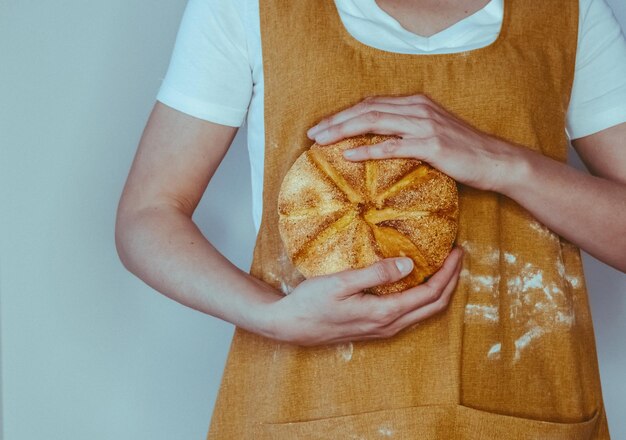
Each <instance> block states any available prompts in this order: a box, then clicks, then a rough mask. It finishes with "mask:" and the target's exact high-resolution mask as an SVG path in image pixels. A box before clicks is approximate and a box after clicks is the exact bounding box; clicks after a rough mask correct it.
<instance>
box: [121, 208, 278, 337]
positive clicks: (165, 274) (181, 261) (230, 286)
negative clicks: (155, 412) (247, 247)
mask: <svg viewBox="0 0 626 440" xmlns="http://www.w3.org/2000/svg"><path fill="white" fill-rule="evenodd" d="M116 245H117V248H118V253H119V255H120V259H121V260H122V262H123V263H124V265H125V267H126V268H127V269H128V270H129V271H131V272H132V273H134V274H135V275H137V276H138V277H139V278H140V279H142V280H143V281H144V282H146V283H147V284H148V285H150V286H151V287H153V288H154V289H156V290H157V291H159V292H161V293H162V294H164V295H166V296H167V297H169V298H171V299H173V300H175V301H177V302H179V303H181V304H183V305H185V306H188V307H191V308H193V309H195V310H198V311H201V312H203V313H207V314H209V315H212V316H215V317H218V318H220V319H223V320H225V321H228V322H230V323H233V324H235V325H237V326H239V327H242V328H244V329H246V330H249V331H252V332H254V333H258V334H264V335H266V334H267V330H268V322H267V318H266V316H265V315H264V313H263V305H266V304H268V303H270V302H273V301H276V300H277V299H279V298H281V297H282V295H281V294H279V293H278V292H277V291H276V290H274V289H272V288H271V287H270V286H269V285H267V284H265V283H262V282H261V281H259V280H257V279H255V278H254V277H252V276H251V275H249V274H247V273H246V272H244V271H242V270H240V269H239V268H237V267H236V266H235V265H233V264H232V263H231V262H230V261H228V260H227V259H226V258H225V257H224V256H223V255H222V254H220V253H219V252H218V251H217V250H216V249H215V247H213V245H212V244H211V243H210V242H208V241H207V240H206V238H205V237H204V236H203V235H202V233H201V232H200V230H199V229H198V228H197V226H196V225H195V224H194V223H193V221H192V220H191V219H190V218H189V217H188V216H187V215H185V214H183V213H182V212H180V211H178V210H177V209H175V208H174V207H169V206H160V207H149V208H145V209H143V210H138V211H136V212H132V213H126V214H121V215H118V221H117V225H116Z"/></svg>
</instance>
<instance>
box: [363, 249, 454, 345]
mask: <svg viewBox="0 0 626 440" xmlns="http://www.w3.org/2000/svg"><path fill="white" fill-rule="evenodd" d="M461 257H462V251H461V249H460V248H458V247H457V248H455V249H453V250H452V252H450V255H448V257H447V258H446V261H445V262H444V264H443V266H442V267H441V268H440V269H439V270H438V271H437V272H436V273H435V274H434V275H433V276H432V277H431V278H430V279H429V280H428V281H427V282H426V283H424V284H420V285H418V286H416V287H413V288H411V289H407V290H405V291H404V292H399V293H397V294H391V295H384V296H380V297H377V296H375V295H368V296H366V297H363V298H361V302H362V304H363V305H364V307H365V308H366V309H367V310H368V313H369V314H370V315H371V317H372V328H371V332H370V335H373V336H374V337H389V336H391V335H393V334H395V333H397V332H398V331H400V330H401V329H403V328H405V327H406V326H408V325H412V324H414V323H416V322H419V321H422V320H424V319H426V318H428V317H430V316H432V315H434V314H436V313H438V312H440V311H442V310H443V309H444V308H445V307H446V306H447V305H448V302H449V300H450V297H451V295H452V292H453V291H454V288H455V286H456V284H457V281H458V277H459V274H460V272H461Z"/></svg>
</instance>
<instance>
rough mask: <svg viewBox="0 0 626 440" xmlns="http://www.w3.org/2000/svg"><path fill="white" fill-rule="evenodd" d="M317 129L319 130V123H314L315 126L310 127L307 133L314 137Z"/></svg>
mask: <svg viewBox="0 0 626 440" xmlns="http://www.w3.org/2000/svg"><path fill="white" fill-rule="evenodd" d="M316 131H317V125H314V126H313V127H311V128H309V130H308V131H307V132H306V135H307V136H308V137H309V138H311V139H312V138H313V135H314V134H315V132H316Z"/></svg>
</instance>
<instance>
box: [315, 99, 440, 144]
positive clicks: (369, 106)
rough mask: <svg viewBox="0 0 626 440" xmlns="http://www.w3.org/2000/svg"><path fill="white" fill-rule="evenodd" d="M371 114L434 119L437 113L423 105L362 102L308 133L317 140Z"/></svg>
mask: <svg viewBox="0 0 626 440" xmlns="http://www.w3.org/2000/svg"><path fill="white" fill-rule="evenodd" d="M371 112H381V113H393V114H398V115H410V116H415V117H419V118H434V117H436V116H437V113H436V112H435V111H434V109H433V107H430V106H429V105H426V104H422V103H414V104H399V103H396V102H393V101H389V102H381V101H377V100H374V99H371V100H365V101H361V102H359V103H358V104H356V105H354V106H352V107H349V108H347V109H345V110H342V111H340V112H339V113H336V114H334V115H333V116H331V117H329V118H326V119H323V120H321V121H320V122H319V123H318V124H317V125H315V126H314V127H311V128H310V129H309V131H307V136H309V138H310V139H313V138H315V137H316V136H317V135H318V134H319V133H321V132H323V131H325V130H327V129H328V128H330V127H332V126H334V125H338V124H340V123H343V122H345V121H348V120H350V119H352V118H354V117H356V116H361V115H366V114H367V113H371Z"/></svg>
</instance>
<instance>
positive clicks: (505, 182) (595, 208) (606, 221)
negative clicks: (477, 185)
mask: <svg viewBox="0 0 626 440" xmlns="http://www.w3.org/2000/svg"><path fill="white" fill-rule="evenodd" d="M516 148H517V147H516ZM511 157H513V159H512V161H514V163H513V162H511V163H510V164H509V166H510V172H508V173H506V174H505V176H506V177H505V178H503V179H502V182H501V183H500V184H499V187H498V188H496V189H495V190H496V191H498V192H500V193H502V194H504V195H506V196H508V197H510V198H511V199H513V200H515V201H516V202H517V203H519V204H520V205H521V206H523V207H524V208H525V209H527V210H528V211H529V212H530V213H531V214H532V215H533V216H535V217H536V218H537V219H538V220H539V221H540V222H541V223H543V224H544V225H545V226H547V227H548V228H550V229H551V230H552V231H554V232H555V233H557V234H559V235H560V236H562V237H564V238H565V239H566V240H568V241H570V242H571V243H573V244H575V245H577V246H578V247H580V248H581V249H583V250H585V251H586V252H588V253H589V254H591V255H593V256H594V257H596V258H598V259H599V260H601V261H603V262H605V263H606V264H609V265H610V266H613V267H614V268H616V269H618V270H620V271H622V272H626V215H625V214H626V185H624V184H621V183H618V182H614V181H611V180H608V179H604V178H601V177H597V176H593V175H591V174H587V173H585V172H582V171H579V170H577V169H575V168H572V167H571V166H569V165H567V164H564V163H561V162H559V161H557V160H554V159H552V158H549V157H547V156H544V155H542V154H539V153H537V152H534V151H532V150H528V149H525V148H519V149H518V154H516V155H513V156H511Z"/></svg>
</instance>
